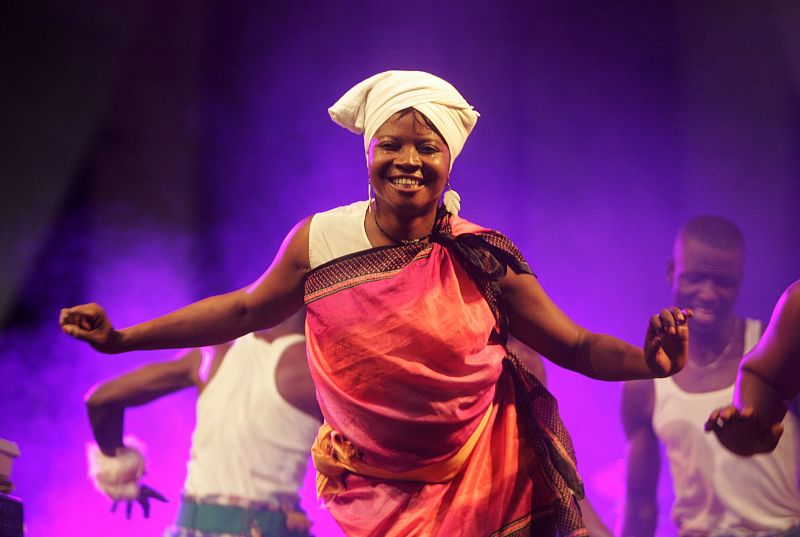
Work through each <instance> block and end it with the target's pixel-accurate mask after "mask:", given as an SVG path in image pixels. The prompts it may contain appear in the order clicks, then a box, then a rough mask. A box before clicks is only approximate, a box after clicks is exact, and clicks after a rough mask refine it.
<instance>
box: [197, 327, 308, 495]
mask: <svg viewBox="0 0 800 537" xmlns="http://www.w3.org/2000/svg"><path fill="white" fill-rule="evenodd" d="M304 340H305V338H304V337H303V335H302V334H290V335H286V336H281V337H279V338H277V339H275V340H274V341H273V342H271V343H270V342H268V341H265V340H263V339H261V338H258V337H256V336H255V335H254V334H248V335H246V336H243V337H240V338H239V339H237V340H236V341H235V342H234V344H233V346H232V347H231V348H230V349H229V350H228V352H227V354H226V355H225V358H224V359H223V360H222V363H221V364H220V366H219V369H218V370H217V372H216V374H215V375H214V377H213V378H212V379H211V381H210V382H209V384H208V385H207V386H206V387H205V389H204V390H203V391H202V392H201V394H200V396H199V397H198V399H197V425H196V427H195V430H194V434H193V435H192V449H191V456H190V459H189V462H188V464H187V470H188V471H187V476H186V484H185V486H184V493H185V494H187V495H189V496H192V497H198V498H204V497H209V496H218V495H222V496H234V497H237V498H241V499H246V500H250V501H256V502H265V503H273V502H274V503H275V504H276V506H277V505H285V500H290V501H291V500H294V499H296V498H297V491H298V489H299V488H300V486H301V485H302V483H303V477H304V474H305V470H306V462H307V461H308V458H309V454H310V452H311V444H312V443H313V441H314V438H315V437H316V434H317V430H318V429H319V426H320V423H319V421H317V419H315V418H313V417H312V416H309V415H308V414H305V413H304V412H301V411H300V410H298V409H297V408H295V407H293V406H292V405H290V404H289V403H288V402H287V401H286V400H284V399H283V398H282V397H281V395H280V393H279V392H278V387H277V384H276V381H275V370H276V367H277V365H278V361H279V360H280V357H281V355H282V354H283V352H284V351H285V350H286V349H287V348H288V347H290V346H291V345H294V344H296V343H299V342H302V341H304Z"/></svg>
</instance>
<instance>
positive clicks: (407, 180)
mask: <svg viewBox="0 0 800 537" xmlns="http://www.w3.org/2000/svg"><path fill="white" fill-rule="evenodd" d="M389 181H390V182H391V183H392V184H393V185H396V186H402V187H412V186H422V179H415V178H412V177H395V178H392V179H389Z"/></svg>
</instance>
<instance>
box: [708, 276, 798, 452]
mask: <svg viewBox="0 0 800 537" xmlns="http://www.w3.org/2000/svg"><path fill="white" fill-rule="evenodd" d="M798 364H800V280H798V281H797V282H795V283H794V284H792V285H791V286H789V288H788V289H786V291H784V293H783V294H782V295H781V297H780V299H778V303H777V304H776V305H775V309H774V310H773V312H772V317H771V318H770V321H769V324H768V325H767V329H766V331H765V332H764V335H763V336H762V338H761V340H760V341H759V342H758V344H757V345H756V347H755V348H754V349H753V350H752V351H750V352H749V353H748V354H747V355H746V356H745V357H744V359H743V360H742V363H741V364H740V365H739V376H738V377H737V379H736V390H735V392H734V400H733V405H730V406H727V407H725V408H721V409H717V410H715V411H714V412H712V413H711V414H710V415H709V417H708V421H707V422H706V430H707V431H713V432H714V433H715V434H716V435H717V438H719V441H720V442H721V443H722V445H724V446H725V447H726V448H728V449H729V450H730V451H732V452H734V453H736V454H737V455H743V456H747V455H753V454H755V453H768V452H770V451H772V450H773V449H775V447H776V446H777V445H778V441H779V440H780V437H781V435H782V434H783V425H782V424H781V421H782V420H783V417H784V415H785V414H786V409H787V403H788V402H789V401H790V400H791V399H792V398H794V397H797V394H798V392H800V368H799V367H798Z"/></svg>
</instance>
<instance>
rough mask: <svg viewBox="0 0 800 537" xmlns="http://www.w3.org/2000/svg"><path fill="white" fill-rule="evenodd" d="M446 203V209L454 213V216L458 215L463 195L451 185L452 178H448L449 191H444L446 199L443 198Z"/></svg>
mask: <svg viewBox="0 0 800 537" xmlns="http://www.w3.org/2000/svg"><path fill="white" fill-rule="evenodd" d="M442 202H443V203H444V208H445V210H446V211H447V212H448V213H450V214H452V215H453V216H458V211H460V210H461V196H459V195H458V192H456V191H455V190H453V187H452V186H450V179H449V178H448V179H447V191H446V192H445V193H444V199H443V200H442Z"/></svg>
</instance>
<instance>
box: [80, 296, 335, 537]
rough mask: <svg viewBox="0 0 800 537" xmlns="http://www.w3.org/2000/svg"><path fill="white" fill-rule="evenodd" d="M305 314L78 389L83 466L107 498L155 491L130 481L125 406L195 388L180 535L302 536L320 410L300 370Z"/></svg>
mask: <svg viewBox="0 0 800 537" xmlns="http://www.w3.org/2000/svg"><path fill="white" fill-rule="evenodd" d="M303 321H304V311H302V310H301V313H300V314H298V315H295V316H293V317H291V318H289V319H288V320H287V321H285V322H284V323H282V324H280V325H278V326H276V327H275V328H273V329H271V330H268V331H263V332H257V333H254V334H248V335H246V336H243V337H241V338H239V339H237V340H236V341H234V342H233V343H232V344H226V345H220V346H217V347H213V348H212V347H210V348H203V349H194V350H191V351H188V352H186V353H185V354H182V355H179V356H178V357H177V358H176V359H174V360H170V361H166V362H157V363H152V364H148V365H145V366H143V367H140V368H138V369H135V370H133V371H130V372H127V373H125V374H122V375H120V376H118V377H115V378H112V379H110V380H108V381H105V382H103V383H101V384H99V385H97V386H95V387H94V388H93V389H92V390H90V392H89V394H88V395H87V399H86V405H87V407H88V411H89V421H90V423H91V425H92V431H93V433H94V437H95V439H96V441H97V446H96V447H95V448H94V449H90V465H91V466H92V468H91V469H90V473H91V474H92V476H93V478H94V479H95V483H96V485H97V486H98V488H100V489H101V490H102V491H103V492H105V493H106V494H107V495H108V496H109V497H110V498H111V499H113V500H114V501H115V502H116V501H127V502H128V516H130V512H131V507H132V504H133V502H138V503H139V504H140V505H141V506H142V508H143V510H144V513H145V516H147V514H148V511H149V502H150V500H151V499H158V500H163V499H164V498H163V497H162V496H161V495H160V494H158V493H157V492H155V491H154V490H153V489H151V488H149V487H147V486H146V485H143V484H141V483H140V482H139V480H140V478H141V476H142V474H143V471H144V459H143V457H142V456H141V453H140V452H139V450H137V448H136V447H135V446H134V445H125V444H124V443H123V438H122V434H123V431H122V429H123V418H124V412H125V408H126V407H129V406H136V405H141V404H145V403H148V402H150V401H152V400H154V399H157V398H159V397H162V396H164V395H167V394H169V393H172V392H175V391H177V390H180V389H183V388H187V387H189V386H194V387H196V388H197V389H198V392H199V395H198V401H197V425H196V427H195V431H194V433H193V435H192V448H191V455H190V459H189V462H188V464H187V477H186V483H185V485H184V491H183V499H182V502H181V507H180V511H179V513H178V520H177V522H176V525H175V526H174V527H173V528H170V529H169V530H168V531H167V533H166V535H170V536H172V535H175V536H178V535H179V536H181V537H196V536H201V535H202V536H204V537H209V536H215V535H247V536H248V537H268V536H269V537H273V536H278V537H284V536H287V537H288V536H292V537H294V536H298V537H299V536H303V535H308V534H309V521H308V519H307V518H306V516H305V514H304V513H303V512H302V510H301V509H300V506H299V496H298V494H297V492H298V489H299V488H300V486H301V485H302V481H303V476H304V473H305V467H306V463H307V460H308V457H309V453H310V446H311V444H312V442H313V440H314V438H315V436H316V434H317V430H318V429H319V426H320V422H321V414H320V411H319V407H318V405H317V402H316V397H315V391H314V386H313V383H312V381H311V377H310V374H309V370H308V364H307V361H306V350H305V337H304V335H303V333H302V332H303Z"/></svg>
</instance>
